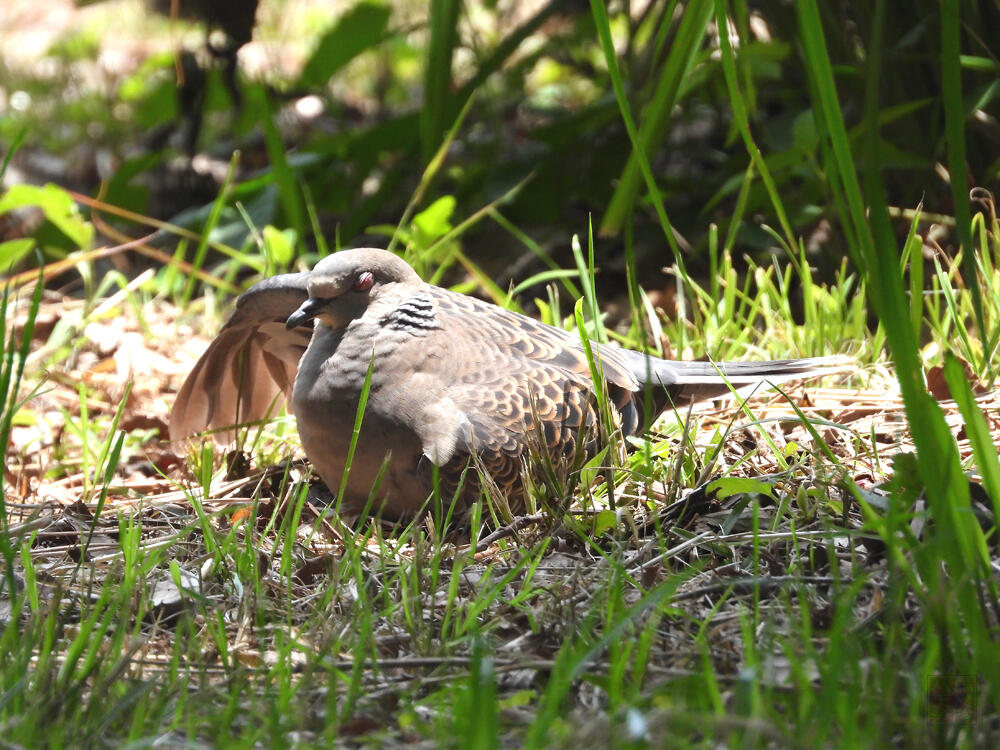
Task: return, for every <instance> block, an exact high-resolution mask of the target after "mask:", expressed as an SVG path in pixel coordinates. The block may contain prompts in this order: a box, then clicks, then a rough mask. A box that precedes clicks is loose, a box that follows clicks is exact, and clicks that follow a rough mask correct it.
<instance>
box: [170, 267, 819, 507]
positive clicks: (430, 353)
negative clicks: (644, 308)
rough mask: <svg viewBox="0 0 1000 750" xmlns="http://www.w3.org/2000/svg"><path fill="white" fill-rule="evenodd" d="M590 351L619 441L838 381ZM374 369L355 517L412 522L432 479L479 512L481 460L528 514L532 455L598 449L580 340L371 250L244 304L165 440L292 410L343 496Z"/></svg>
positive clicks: (351, 495)
mask: <svg viewBox="0 0 1000 750" xmlns="http://www.w3.org/2000/svg"><path fill="white" fill-rule="evenodd" d="M310 322H312V323H313V325H312V327H309V325H308V324H309V323H310ZM594 351H595V353H596V354H597V356H598V358H599V361H600V367H601V370H602V373H603V378H604V380H605V384H606V389H607V395H608V399H609V402H610V403H611V405H612V406H613V410H614V415H615V417H616V419H617V421H618V423H619V424H620V427H621V430H622V432H623V433H624V434H634V433H636V432H637V431H639V430H641V429H644V428H645V426H646V425H647V423H648V422H649V421H650V419H651V418H653V417H655V416H656V415H657V414H659V412H660V411H662V410H663V409H664V408H665V407H667V406H669V405H671V404H673V405H677V406H683V405H686V404H688V403H691V402H692V401H697V400H704V399H708V398H717V397H719V396H724V395H726V394H729V393H730V392H731V389H730V385H732V387H735V388H740V387H748V386H754V385H758V384H760V383H762V382H764V381H772V382H778V381H782V380H788V379H791V378H801V377H812V376H815V375H819V374H823V373H826V372H830V371H831V370H832V369H834V368H832V367H831V366H830V364H829V362H828V361H827V360H822V359H801V360H783V361H773V362H756V363H720V364H719V365H718V366H716V365H713V364H711V363H707V362H673V361H668V360H663V359H658V358H656V357H651V356H647V355H643V354H640V353H638V352H634V351H630V350H628V349H621V348H617V347H610V346H600V347H598V346H596V345H595V346H594ZM369 365H371V367H372V376H371V388H370V392H369V397H368V403H367V407H366V409H365V413H364V421H363V423H362V428H361V432H360V435H359V438H358V444H357V448H356V451H355V455H354V460H353V463H352V465H351V469H350V472H349V473H348V478H347V483H346V487H345V491H344V497H343V498H342V505H341V507H342V509H343V510H344V511H345V512H347V513H358V512H360V511H362V510H363V509H364V508H365V507H369V508H371V509H372V510H374V511H377V512H380V513H382V514H383V515H384V516H386V517H389V518H405V517H408V516H412V515H413V514H414V513H416V512H418V511H419V510H420V509H421V508H422V507H424V504H425V502H426V500H427V498H428V496H429V494H430V493H431V491H432V489H433V485H432V475H433V473H434V471H433V466H434V465H436V466H437V467H438V475H439V482H440V485H439V488H440V490H441V493H442V495H443V496H445V497H448V496H449V493H450V492H452V491H454V490H455V489H456V488H458V487H459V485H462V483H463V476H464V478H465V481H464V485H463V486H464V491H463V492H462V494H461V500H462V502H463V504H467V503H469V502H471V501H473V500H475V499H478V497H479V482H478V481H474V480H473V481H470V480H469V477H470V474H469V473H467V472H466V469H467V468H468V466H469V465H470V458H471V457H473V456H475V457H476V461H474V462H473V463H476V464H477V465H478V466H480V467H481V468H485V470H486V471H488V472H489V474H490V477H491V479H492V483H493V484H495V485H496V486H497V487H499V488H500V490H501V491H502V492H503V493H504V495H505V496H506V497H507V499H508V501H509V502H510V503H511V506H512V507H513V508H514V509H515V510H518V509H519V506H520V505H521V500H522V484H521V475H522V470H523V467H524V462H525V458H526V454H527V450H528V445H529V443H531V441H532V440H534V441H535V442H536V443H544V444H545V446H546V447H545V450H548V451H549V453H550V455H552V456H553V457H554V458H556V459H563V458H566V457H569V456H571V455H573V454H574V453H575V452H576V451H577V449H583V450H585V451H587V452H592V451H593V450H594V449H595V448H596V447H597V444H598V443H597V441H598V438H599V432H598V430H597V423H598V412H597V401H596V399H595V396H594V385H593V381H592V379H591V372H590V367H589V365H588V363H587V358H586V356H585V353H584V349H583V346H582V344H581V342H580V339H579V337H578V336H577V335H576V334H575V333H570V332H567V331H563V330H561V329H558V328H554V327H552V326H549V325H545V324H544V323H540V322H538V321H536V320H534V319H532V318H529V317H526V316H524V315H520V314H518V313H514V312H510V311H508V310H504V309H503V308H500V307H497V306H495V305H491V304H489V303H486V302H482V301H480V300H477V299H474V298H472V297H467V296H464V295H461V294H456V293H455V292H451V291H448V290H446V289H442V288H440V287H436V286H432V285H430V284H426V283H424V282H423V281H421V280H420V278H419V277H418V276H417V274H416V272H414V271H413V269H412V268H411V267H410V266H409V265H407V264H406V263H405V262H404V261H403V260H402V259H400V258H398V257H397V256H395V255H393V254H391V253H389V252H386V251H385V250H377V249H371V248H361V249H355V250H345V251H342V252H339V253H336V254H334V255H331V256H329V257H327V258H324V259H323V260H321V261H320V262H319V263H318V264H317V265H316V267H315V269H313V271H312V272H310V273H297V274H285V275H281V276H276V277H273V278H269V279H266V280H264V281H262V282H260V283H259V284H256V285H255V286H254V287H252V288H251V289H250V290H249V291H247V292H246V293H245V294H243V295H242V296H241V297H240V299H239V302H238V303H237V308H236V312H235V313H234V314H233V316H232V317H231V318H230V320H229V321H228V322H227V323H226V325H225V327H224V328H223V329H222V331H221V332H220V333H219V335H218V336H217V337H216V339H215V340H214V341H213V342H212V343H211V345H210V346H209V348H208V349H207V350H206V351H205V353H204V354H203V355H202V357H201V359H200V360H199V361H198V363H197V364H196V365H195V367H194V369H193V370H192V372H191V374H190V375H189V376H188V378H187V380H186V381H185V383H184V385H183V386H182V387H181V390H180V392H179V393H178V394H177V399H176V401H175V404H174V409H173V414H172V416H171V433H172V435H173V437H175V438H181V437H185V436H189V435H194V434H197V433H200V432H203V431H206V430H216V431H218V432H216V433H215V434H216V435H217V436H220V437H221V438H222V439H224V440H228V439H229V438H230V437H231V435H232V432H231V430H227V429H226V428H231V427H232V426H233V425H234V424H239V423H244V422H250V421H255V420H258V419H262V418H265V417H266V416H268V415H269V414H273V413H275V412H276V411H277V409H278V408H279V407H280V406H281V404H282V402H283V401H284V400H285V399H287V400H288V402H289V404H290V408H291V411H292V412H293V413H294V414H295V416H296V419H297V423H298V429H299V434H300V436H301V438H302V445H303V447H304V448H305V451H306V454H307V455H308V457H309V459H310V460H311V461H312V463H313V464H314V466H315V467H316V470H317V472H318V473H319V475H320V476H321V477H322V478H323V481H325V482H326V483H327V485H328V486H329V487H330V489H331V490H333V491H334V492H336V491H337V490H338V488H339V487H340V485H341V481H342V477H343V473H344V466H345V462H346V457H347V454H348V449H349V445H350V441H351V435H352V430H353V426H354V422H355V416H356V414H357V410H358V403H359V398H360V394H361V392H362V390H363V387H364V382H365V379H366V375H367V373H368V369H369ZM717 367H718V369H717ZM720 371H721V372H722V373H724V374H725V377H723V376H722V375H720ZM647 389H648V393H649V396H650V397H651V401H652V403H653V406H654V411H653V413H652V414H650V415H648V416H647V415H644V414H643V413H642V412H643V404H644V403H645V402H646V392H647ZM383 465H384V469H383ZM376 483H377V488H376V489H375V491H374V492H373V486H374V485H376Z"/></svg>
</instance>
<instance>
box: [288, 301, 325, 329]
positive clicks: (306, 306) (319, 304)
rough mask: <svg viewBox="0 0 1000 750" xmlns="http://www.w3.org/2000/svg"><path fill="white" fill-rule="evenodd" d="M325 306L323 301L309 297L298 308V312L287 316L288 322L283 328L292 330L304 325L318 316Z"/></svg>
mask: <svg viewBox="0 0 1000 750" xmlns="http://www.w3.org/2000/svg"><path fill="white" fill-rule="evenodd" d="M325 304H326V300H325V299H316V298H315V297H310V298H309V299H307V300H306V301H305V302H303V303H302V304H301V305H300V306H299V309H298V310H296V311H295V312H293V313H292V314H291V315H289V316H288V320H286V321H285V328H287V329H288V330H292V329H293V328H298V327H299V326H302V325H305V324H306V323H308V322H309V321H310V320H312V319H313V318H315V317H316V316H317V315H319V312H320V310H322V309H323V305H325Z"/></svg>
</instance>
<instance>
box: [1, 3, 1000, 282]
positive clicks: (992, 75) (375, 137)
mask: <svg viewBox="0 0 1000 750" xmlns="http://www.w3.org/2000/svg"><path fill="white" fill-rule="evenodd" d="M6 5H7V7H6V8H5V9H4V10H0V35H2V36H0V43H2V45H3V47H4V50H5V54H4V56H3V59H2V60H0V114H2V117H0V149H2V150H3V152H4V153H5V154H8V155H10V154H11V153H12V152H13V156H12V158H11V161H10V164H9V166H8V169H7V171H6V174H5V176H4V180H5V184H6V187H7V188H8V190H7V191H6V193H5V195H4V197H3V199H2V201H0V242H2V243H3V244H2V245H0V261H2V265H3V266H4V267H5V268H10V267H12V266H11V264H12V263H13V264H14V267H15V268H24V267H27V266H31V265H34V264H36V263H37V262H38V260H37V256H36V255H35V254H33V253H32V252H31V251H32V250H33V249H34V248H35V247H38V248H40V250H41V252H42V256H43V257H44V258H45V259H47V260H51V259H56V258H60V257H65V256H66V255H67V254H69V253H72V252H75V251H79V250H80V249H81V248H86V247H88V246H96V245H97V244H100V243H101V242H104V243H105V244H114V243H116V242H122V241H124V240H126V239H129V238H132V237H136V236H138V235H140V234H144V233H147V232H149V231H152V230H153V229H156V230H158V231H157V232H156V234H154V236H153V237H152V238H151V239H150V240H149V244H150V245H151V246H152V247H154V248H158V249H159V250H160V251H161V252H162V253H166V254H167V257H172V258H174V259H175V260H180V261H183V262H187V263H194V264H196V266H197V265H201V264H204V265H205V267H206V269H207V270H209V271H211V272H212V274H213V275H214V276H216V277H218V278H227V279H232V278H234V277H235V275H236V274H238V273H240V271H239V268H237V267H236V266H235V265H234V264H233V261H234V259H235V260H237V261H239V264H238V265H239V267H240V268H241V267H243V266H245V265H247V263H246V258H247V257H250V256H257V257H259V258H260V260H259V261H257V262H255V263H251V264H250V265H251V266H253V267H256V268H257V269H258V270H260V271H262V272H264V271H267V270H275V269H278V268H282V267H286V266H288V265H290V264H291V263H292V262H293V261H294V260H295V259H296V258H300V259H303V260H304V261H306V262H308V261H309V260H311V259H312V257H311V256H313V254H315V253H317V252H325V251H326V250H327V249H329V248H332V247H334V246H338V245H344V246H348V245H360V244H377V245H386V244H387V243H388V242H390V238H395V241H397V242H399V241H402V242H403V243H405V244H406V245H407V246H408V247H409V248H410V249H411V250H415V251H416V256H417V257H421V252H424V251H426V252H427V253H429V255H428V257H427V260H428V262H433V266H429V268H432V269H437V268H439V267H440V266H441V265H445V266H447V265H448V263H449V262H452V261H454V260H456V259H458V258H459V257H460V251H461V253H462V254H461V259H463V260H464V259H466V258H468V260H469V261H470V262H471V263H475V264H478V265H481V266H482V267H483V268H484V269H485V270H486V271H487V272H488V274H489V276H491V277H492V278H493V279H494V280H495V281H496V282H497V283H498V284H499V285H500V286H501V287H503V286H505V285H506V284H507V283H508V281H509V280H511V279H516V278H519V277H520V278H523V277H524V276H525V275H527V274H529V273H532V272H536V271H540V270H543V269H545V268H546V265H547V264H548V265H560V266H572V265H573V256H572V253H571V248H570V242H569V238H570V237H571V236H572V235H573V234H574V233H579V234H584V235H585V234H586V233H587V231H588V225H589V224H590V223H592V225H593V227H594V231H595V235H596V238H597V241H596V245H595V249H594V252H595V256H596V260H597V262H598V264H599V265H600V266H601V268H602V271H603V272H604V276H602V278H612V279H613V278H615V277H616V275H617V276H618V277H620V278H621V279H622V280H624V277H625V268H626V256H627V255H628V256H634V258H635V260H636V262H637V266H638V268H639V270H640V277H641V278H642V279H644V280H646V279H654V278H661V279H662V277H660V276H659V274H658V271H659V269H660V268H662V267H663V266H665V265H668V264H670V263H672V262H673V260H674V250H673V249H672V246H673V247H675V248H677V249H679V252H680V253H681V254H682V256H683V260H684V265H685V266H687V269H688V271H689V272H691V273H692V274H693V275H695V276H704V275H705V274H707V272H708V269H709V262H710V261H709V257H710V254H709V253H708V252H707V248H708V243H709V237H710V234H711V227H712V225H713V224H714V225H717V227H718V236H719V237H720V238H722V239H721V243H722V244H723V245H724V247H725V248H727V249H731V250H733V251H734V253H735V254H736V255H737V257H740V256H742V255H743V254H747V255H748V256H750V257H753V258H756V259H757V260H760V259H765V260H766V258H767V256H768V254H770V253H773V252H775V250H776V249H777V248H778V247H779V243H777V242H776V241H775V237H774V235H773V234H772V233H770V232H768V231H767V229H766V227H767V226H770V227H774V228H775V229H776V230H778V231H779V232H781V233H782V236H783V237H785V238H787V239H793V240H794V241H801V242H802V243H803V245H804V246H805V248H806V250H807V252H808V254H809V259H810V262H811V263H813V264H814V265H816V266H817V267H818V268H819V269H820V271H821V273H825V274H830V273H832V272H833V271H835V270H836V269H838V268H840V267H841V264H842V261H843V258H844V256H845V254H846V250H845V247H846V246H847V243H845V241H844V238H843V237H842V236H841V230H840V229H839V227H840V223H839V222H838V221H837V220H836V214H837V211H838V208H837V205H836V196H835V194H834V193H833V192H832V191H831V189H830V187H829V179H828V174H827V171H826V159H825V158H824V155H823V153H821V142H822V139H821V133H820V131H819V129H818V128H817V121H816V118H815V117H814V113H813V109H812V102H813V101H814V97H813V92H812V90H811V87H812V86H813V83H812V82H811V81H810V80H809V78H808V74H807V70H808V68H807V65H806V64H805V62H804V55H805V50H804V49H803V42H802V39H801V36H800V29H799V27H798V21H797V17H796V13H795V8H794V7H793V4H791V3H789V2H787V1H786V0H760V1H758V2H745V1H744V0H735V1H734V2H729V3H719V2H712V1H711V0H689V1H688V2H678V1H676V0H652V1H651V2H641V1H640V0H621V1H617V0H616V1H615V2H611V3H609V4H608V5H607V8H606V13H607V25H606V30H607V31H608V32H609V37H608V40H605V41H610V43H611V44H612V45H613V48H614V52H615V56H614V59H615V60H616V69H612V68H609V66H608V57H607V56H606V54H605V50H604V49H602V36H601V31H602V29H601V26H600V24H599V23H598V22H597V21H596V20H595V19H600V18H601V14H602V13H604V12H605V10H604V8H605V6H604V3H601V2H593V3H588V2H586V0H531V1H530V2H524V1H521V0H477V1H472V0H470V1H468V2H465V3H462V2H459V0H432V2H429V3H419V2H414V1H412V0H359V1H354V2H352V1H340V0H260V2H259V4H258V3H257V2H238V1H237V0H229V1H226V0H217V2H209V0H181V1H180V2H178V1H177V0H149V2H145V3H144V2H141V1H140V0H77V2H76V4H75V5H74V4H73V3H72V2H70V0H60V1H58V2H53V3H50V4H38V3H27V2H22V0H13V1H12V2H10V3H7V4H6ZM43 5H44V7H42V6H43ZM951 5H952V4H951V3H939V2H937V1H936V0H916V1H915V2H913V3H908V4H906V5H905V6H904V7H901V8H894V9H893V10H892V12H890V13H888V14H887V15H886V18H885V22H884V28H883V29H882V30H881V33H880V35H879V42H878V44H879V45H880V49H879V55H877V56H876V60H877V67H875V64H873V63H872V55H871V49H870V46H871V44H872V41H871V40H872V38H873V37H872V32H873V28H872V27H873V14H874V7H875V4H873V3H867V2H823V3H820V4H819V10H820V13H821V16H822V27H823V33H824V37H825V40H826V45H827V48H828V54H829V58H830V61H831V62H832V64H833V66H834V68H833V70H834V75H835V80H836V84H837V94H838V96H839V100H840V105H841V110H842V112H843V117H844V120H845V124H846V126H847V128H848V134H849V135H850V137H851V139H852V141H851V146H852V149H854V147H855V146H857V147H858V148H856V149H855V150H854V153H855V154H858V153H861V149H860V143H861V141H862V139H863V129H862V128H861V126H860V123H861V122H862V121H863V118H864V117H865V111H866V110H865V89H866V82H868V81H869V80H871V79H872V77H873V76H874V77H877V79H878V92H879V99H878V115H877V119H878V123H879V136H880V139H881V141H880V144H879V145H880V154H881V164H882V167H883V170H882V172H883V180H884V183H885V189H886V198H887V202H888V204H889V206H890V207H891V208H894V209H898V210H899V212H900V217H899V218H900V220H899V222H898V226H897V229H898V232H899V239H900V240H901V241H902V240H903V239H905V237H906V234H907V231H908V230H909V221H908V220H907V219H906V218H905V215H903V213H904V212H905V210H907V209H914V208H916V207H917V206H918V205H919V204H921V203H922V204H923V208H924V210H925V211H926V212H929V213H930V214H932V215H933V214H939V215H940V216H939V217H937V218H938V219H939V222H938V223H939V226H938V229H937V230H936V231H937V234H936V235H935V234H934V231H935V230H933V229H932V228H931V227H930V225H929V224H924V225H922V226H921V228H920V231H921V234H922V235H923V236H926V237H929V239H928V241H930V242H932V244H934V245H935V246H939V247H942V248H944V250H945V251H946V252H950V251H953V250H954V244H955V243H956V242H957V239H956V237H954V236H953V233H952V231H951V227H950V226H949V222H950V221H951V220H950V219H948V218H946V217H948V216H949V215H951V213H952V211H953V205H952V192H951V186H950V184H949V180H950V177H949V170H948V169H947V168H946V166H945V165H946V164H947V159H946V137H945V118H944V100H943V97H944V93H945V87H944V84H943V80H942V65H941V60H942V49H941V44H942V36H941V31H940V28H941V15H942V13H945V12H951V11H949V10H948V8H949V7H951ZM717 6H718V7H717ZM719 7H721V8H722V9H724V11H725V17H726V18H727V19H728V28H727V29H725V30H724V31H725V32H726V33H725V34H724V35H720V33H719V32H720V29H719V27H718V24H717V17H720V16H719V15H718V13H717V11H718V10H719ZM957 8H958V10H959V11H960V20H961V28H960V46H961V50H960V51H961V58H960V59H961V84H962V86H961V90H962V102H963V104H964V108H965V111H964V122H965V126H966V163H967V169H968V174H967V175H963V179H967V180H968V183H969V184H970V185H973V186H982V187H985V188H987V189H989V190H995V188H996V186H997V178H998V174H1000V123H998V121H997V114H998V112H1000V110H998V107H997V98H998V96H1000V76H998V72H1000V56H998V42H1000V40H998V35H997V29H1000V7H998V5H997V4H996V3H995V2H993V1H992V0H983V1H982V2H961V3H958V4H957ZM42 29H44V32H43V31H42ZM723 37H724V39H723ZM724 41H725V42H728V45H729V46H731V48H732V49H733V50H735V54H733V55H732V56H730V57H729V58H728V60H727V57H726V55H725V54H723V52H724V50H725V48H726V44H724V43H723V42H724ZM729 63H731V64H732V65H733V67H732V69H731V71H730V73H731V74H734V75H731V76H728V77H727V71H726V65H727V64H729ZM616 78H617V79H618V83H619V85H620V94H624V102H625V105H626V107H627V108H628V110H629V112H630V114H631V116H632V118H633V119H634V121H635V127H636V133H635V135H636V138H637V140H638V142H639V143H641V144H642V147H643V151H644V153H645V156H646V158H647V160H648V165H649V172H650V175H651V177H652V180H653V182H654V184H655V191H651V190H650V183H649V181H648V180H647V179H644V177H643V174H642V170H641V168H640V167H641V164H640V163H639V161H637V160H636V158H635V155H634V152H633V147H632V141H631V139H630V136H629V133H628V132H627V129H626V127H625V124H624V118H623V113H622V110H621V106H620V105H621V104H622V101H623V100H622V99H621V97H620V96H619V97H616V94H615V86H614V85H615V82H616V81H615V79H616ZM734 105H736V106H737V107H738V106H742V108H743V109H744V110H745V116H746V122H747V124H748V126H749V133H751V134H752V137H753V145H751V146H749V147H748V146H747V145H746V143H745V138H744V139H742V140H741V129H740V122H739V118H738V117H737V116H734ZM442 144H445V146H446V148H443V149H442ZM755 148H759V151H760V153H759V154H758V157H759V158H760V159H761V160H762V162H755V161H754V157H753V151H754V149H755ZM234 154H236V155H235V156H234ZM435 157H438V158H435ZM761 164H763V165H764V166H765V167H766V171H767V172H769V175H770V179H771V180H773V183H774V190H772V191H771V192H769V190H768V188H767V185H766V182H765V181H764V180H762V179H761ZM47 183H54V184H56V185H59V186H61V187H63V188H66V189H68V190H71V191H74V192H75V193H78V194H81V195H83V196H89V197H91V198H96V199H97V200H98V203H96V204H95V203H93V202H90V204H89V208H88V207H86V206H85V207H84V214H82V215H81V214H80V209H79V207H78V204H74V203H73V201H70V200H68V199H67V197H66V194H64V193H61V192H58V191H57V192H55V193H53V192H50V193H47V194H43V192H39V191H40V190H41V188H40V187H37V186H42V185H45V184H47ZM14 186H19V189H14ZM29 186H31V187H30V190H29V189H28V187H29ZM775 191H776V194H777V196H780V198H777V199H776V198H775ZM661 206H662V213H661ZM29 207H30V210H29ZM109 207H117V209H120V210H118V211H115V212H111V211H109ZM91 209H93V210H94V211H95V212H97V213H98V214H99V215H100V217H101V220H100V222H95V224H96V226H97V230H98V231H97V232H96V236H91V235H95V233H94V232H91V233H90V234H88V231H89V229H88V227H89V221H88V219H89V218H90V214H89V213H87V212H89V211H90V210H91ZM126 212H131V214H128V213H126ZM401 217H402V218H403V221H402V223H400V219H401ZM665 218H666V219H667V221H666V222H665V221H664V219H665ZM932 218H933V217H932ZM156 222H167V223H168V225H166V226H165V225H161V224H158V223H156ZM951 223H952V224H953V222H951ZM143 224H145V225H147V227H149V228H148V229H143V227H142V226H137V225H143ZM397 225H399V226H398V227H397ZM275 227H278V228H280V230H276V229H274V228H275ZM178 228H180V229H178ZM180 230H190V232H191V234H189V235H186V234H184V233H183V232H182V231H180ZM265 230H266V231H265ZM789 244H793V243H789ZM149 255H150V254H149V253H146V255H145V256H143V257H149ZM199 256H200V257H199ZM153 257H162V256H156V255H155V254H154V256H153ZM116 262H119V263H121V262H125V261H122V260H121V259H120V258H119V259H118V261H116ZM144 262H146V263H148V261H144ZM226 264H229V267H227V265H226ZM140 265H141V263H140ZM467 267H468V266H467ZM653 283H656V282H655V281H654V282H653ZM661 283H662V282H661Z"/></svg>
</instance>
